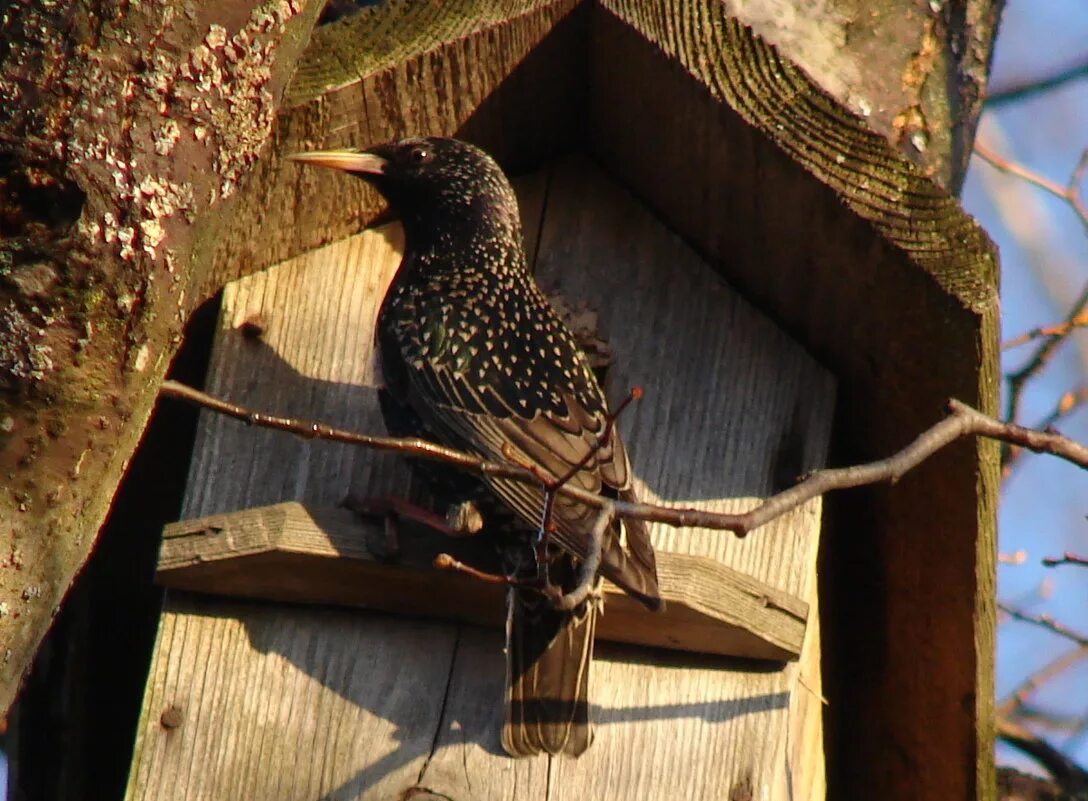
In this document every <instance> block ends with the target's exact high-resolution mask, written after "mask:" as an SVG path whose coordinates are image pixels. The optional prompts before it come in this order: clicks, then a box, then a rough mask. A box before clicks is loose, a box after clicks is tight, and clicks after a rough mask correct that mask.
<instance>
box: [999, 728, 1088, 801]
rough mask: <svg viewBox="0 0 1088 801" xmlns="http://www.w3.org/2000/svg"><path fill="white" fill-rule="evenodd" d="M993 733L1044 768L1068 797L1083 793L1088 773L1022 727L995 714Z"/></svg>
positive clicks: (1086, 784)
mask: <svg viewBox="0 0 1088 801" xmlns="http://www.w3.org/2000/svg"><path fill="white" fill-rule="evenodd" d="M997 736H998V737H1000V738H1001V739H1002V740H1004V741H1005V742H1006V743H1008V744H1009V745H1011V746H1013V747H1014V748H1016V749H1018V750H1020V751H1023V752H1024V753H1025V754H1027V755H1028V756H1030V757H1032V758H1033V759H1035V760H1036V761H1037V762H1038V763H1039V764H1040V765H1042V766H1043V767H1044V768H1046V770H1047V771H1048V772H1049V773H1050V775H1051V776H1053V777H1054V781H1055V782H1057V783H1058V785H1060V786H1061V788H1062V789H1063V790H1064V791H1065V792H1066V793H1068V794H1069V795H1070V796H1074V795H1076V794H1079V793H1083V792H1084V791H1085V789H1086V788H1088V773H1086V772H1085V770H1084V769H1083V768H1082V767H1081V766H1080V765H1078V764H1077V763H1076V762H1074V761H1073V760H1071V759H1070V758H1069V757H1067V756H1066V755H1065V754H1063V753H1062V752H1061V751H1059V750H1058V749H1057V748H1055V747H1054V746H1052V745H1051V744H1050V743H1048V742H1046V741H1045V740H1043V739H1042V738H1041V737H1039V736H1038V735H1037V734H1035V733H1034V732H1032V731H1031V730H1030V729H1028V728H1027V727H1026V726H1022V725H1020V724H1019V723H1016V722H1014V721H1012V720H1009V718H1007V717H999V718H998V719H997Z"/></svg>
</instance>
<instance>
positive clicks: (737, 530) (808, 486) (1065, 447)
mask: <svg viewBox="0 0 1088 801" xmlns="http://www.w3.org/2000/svg"><path fill="white" fill-rule="evenodd" d="M161 392H162V394H164V395H167V396H170V397H176V398H181V399H183V400H187V401H189V402H191V403H195V404H197V405H200V406H205V407H207V408H209V409H212V410H213V411H217V412H221V413H223V414H227V415H229V416H231V417H234V418H236V419H239V420H243V421H245V422H247V423H250V424H251V425H258V426H265V427H269V428H275V429H278V430H280V431H287V432H290V433H293V434H297V435H299V436H303V437H307V438H315V437H316V438H320V439H329V440H333V441H336V442H345V443H349V444H353V445H362V446H364V447H369V448H376V449H379V450H385V451H397V452H400V453H404V454H407V455H409V456H415V457H417V458H421V459H428V460H431V461H439V462H445V463H446V464H450V465H453V466H455V467H460V468H462V469H464V470H466V471H468V472H472V473H476V474H478V475H481V476H489V477H495V478H508V479H512V480H514V481H522V482H525V483H528V484H538V483H539V481H540V479H539V477H538V476H536V475H534V474H533V473H532V472H530V471H529V470H527V469H525V468H524V467H520V466H518V465H515V464H509V463H500V462H491V461H487V460H485V459H480V458H479V457H476V456H473V455H471V454H468V453H463V452H461V451H457V450H454V449H453V448H446V447H443V446H441V445H435V444H433V443H430V442H427V441H425V440H420V439H399V438H395V437H374V436H368V435H365V434H357V433H355V432H351V431H343V430H341V429H337V428H333V427H332V426H327V425H325V424H323V423H314V422H307V421H302V420H293V419H290V418H285V417H277V416H274V415H267V414H262V413H258V412H253V411H250V410H248V409H246V408H244V407H242V406H238V405H236V404H233V403H229V402H227V401H223V400H220V399H218V398H214V397H212V396H211V395H207V394H206V393H203V392H200V391H199V390H195V389H193V388H191V387H187V386H185V385H184V384H179V383H177V382H176V381H164V382H163V385H162V390H161ZM972 435H975V436H982V437H988V438H990V439H996V440H1001V441H1004V442H1011V443H1013V444H1016V445H1020V446H1022V447H1024V448H1027V449H1028V450H1031V451H1035V452H1037V453H1049V454H1052V455H1054V456H1057V457H1058V458H1060V459H1064V460H1066V461H1068V462H1071V463H1073V464H1075V465H1077V466H1079V467H1083V468H1085V469H1088V447H1086V446H1084V445H1082V444H1080V443H1079V442H1076V441H1074V440H1072V439H1069V438H1068V437H1065V436H1063V435H1061V434H1058V433H1055V432H1049V431H1034V430H1032V429H1029V428H1024V427H1022V426H1017V425H1012V424H1007V423H1002V422H1001V421H1000V420H997V419H995V418H993V417H989V416H988V415H985V414H983V413H982V412H979V411H977V410H976V409H973V408H971V407H970V406H968V405H966V404H964V403H961V402H960V401H957V400H951V401H949V402H948V416H947V417H945V418H944V419H943V420H941V421H940V422H938V423H936V424H935V425H933V426H932V427H931V428H929V429H927V430H926V431H924V432H923V433H922V434H920V435H919V436H918V437H917V438H916V439H915V440H914V441H913V442H912V443H910V444H909V445H907V446H906V447H905V448H903V449H902V450H901V451H899V452H898V453H896V454H895V455H893V456H890V457H888V458H886V459H881V460H879V461H876V462H869V463H868V464H861V465H855V466H853V467H842V468H836V469H829V470H818V471H816V472H814V473H811V474H810V475H809V476H808V477H807V478H805V479H804V480H803V481H801V482H800V483H798V484H796V485H795V486H793V487H791V488H790V489H787V490H785V491H783V492H780V493H778V494H777V495H772V496H770V497H769V498H767V499H766V500H765V501H764V502H763V503H761V504H759V505H758V506H756V507H755V508H754V509H752V510H751V511H749V512H746V513H743V514H726V513H722V512H710V511H707V510H704V509H693V508H673V507H668V506H658V505H655V504H648V503H632V502H628V501H610V500H609V499H607V498H604V497H602V496H600V495H597V494H596V493H593V492H589V491H587V490H584V489H582V488H581V487H578V486H576V485H573V484H565V485H563V486H562V487H560V488H559V489H557V490H556V492H557V493H558V494H560V495H565V496H568V497H570V498H573V499H574V500H576V501H578V502H580V503H584V504H585V505H586V506H590V507H593V508H595V509H602V508H604V507H605V505H606V504H608V503H612V504H613V505H614V506H615V509H616V516H617V517H620V518H632V519H638V520H645V521H648V522H657V523H664V524H666V525H670V526H677V527H681V526H690V527H695V528H708V529H715V530H719V531H731V532H733V533H734V534H736V535H737V536H739V537H743V536H745V535H746V534H748V533H749V532H750V531H752V530H754V529H756V528H759V527H760V526H762V525H764V524H765V523H768V522H769V521H771V520H773V519H774V518H776V517H779V516H780V515H783V514H785V513H786V512H789V511H791V510H792V509H795V508H797V507H798V506H800V505H801V504H803V503H805V502H806V501H809V500H811V499H812V498H815V497H817V496H819V495H823V494H824V493H826V492H829V491H831V490H838V489H848V488H850V487H860V486H864V485H866V484H876V483H880V482H891V483H895V482H896V481H898V480H899V479H900V478H902V476H903V475H904V474H905V473H907V472H908V471H909V470H912V469H913V468H914V467H916V466H918V465H919V464H921V463H922V462H923V461H925V460H926V459H927V458H929V457H930V456H932V455H933V454H934V453H936V452H937V451H938V450H940V449H941V448H943V447H945V446H946V445H948V444H950V443H952V442H955V441H956V440H957V439H960V438H961V437H965V436H972Z"/></svg>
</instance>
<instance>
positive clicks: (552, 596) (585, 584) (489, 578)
mask: <svg viewBox="0 0 1088 801" xmlns="http://www.w3.org/2000/svg"><path fill="white" fill-rule="evenodd" d="M615 517H616V509H615V506H614V505H613V504H612V503H611V502H610V501H609V502H607V503H606V504H605V505H604V506H602V507H601V509H600V511H599V512H598V513H597V519H596V521H595V522H594V523H593V528H592V530H591V531H590V535H589V547H588V548H587V551H586V558H585V559H583V560H582V561H581V564H580V565H579V566H578V572H577V573H576V574H575V582H574V586H573V587H572V588H571V589H570V590H569V591H567V592H564V591H563V590H561V589H560V588H559V587H556V586H555V585H554V584H552V582H551V579H550V578H549V577H548V571H547V568H546V565H547V561H546V560H547V554H546V553H544V552H538V553H537V554H536V559H537V561H536V565H537V575H536V576H535V577H533V578H531V579H520V578H518V577H516V576H504V575H501V574H499V573H487V572H485V571H483V570H479V569H478V568H475V567H472V566H471V565H466V564H465V563H464V562H462V561H460V560H458V559H455V558H454V557H453V556H451V555H450V554H448V553H440V554H438V556H436V557H435V558H434V562H433V564H434V566H435V567H436V568H437V569H438V570H453V571H455V572H457V573H464V574H465V575H466V576H469V577H471V578H474V579H477V580H478V581H485V582H487V583H488V584H506V585H507V586H511V587H526V588H528V589H532V590H536V591H538V592H540V593H542V594H543V595H545V596H547V598H548V599H549V600H550V601H551V602H552V606H554V607H555V608H556V609H561V610H566V611H569V610H572V609H574V608H576V607H577V606H579V605H580V604H582V603H583V602H584V601H585V600H586V599H587V598H589V596H590V595H591V594H592V593H593V588H594V586H595V584H596V579H597V569H598V568H599V567H600V566H601V553H602V551H603V549H604V535H605V532H606V531H607V530H608V525H609V524H610V523H611V522H612V520H613V519H615Z"/></svg>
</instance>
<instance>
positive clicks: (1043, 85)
mask: <svg viewBox="0 0 1088 801" xmlns="http://www.w3.org/2000/svg"><path fill="white" fill-rule="evenodd" d="M1086 76H1088V60H1085V61H1082V62H1080V63H1079V64H1072V65H1070V66H1068V67H1066V68H1065V69H1063V70H1059V71H1058V72H1055V73H1054V74H1052V75H1046V76H1043V77H1041V78H1032V79H1030V80H1027V81H1021V82H1014V83H1011V84H1009V85H1007V86H999V87H998V88H996V89H994V90H992V91H990V92H987V93H986V100H985V104H986V106H987V107H989V108H994V107H996V106H1001V105H1005V104H1007V103H1014V102H1016V101H1017V100H1023V99H1024V98H1026V97H1031V96H1032V95H1037V94H1042V93H1044V92H1049V91H1052V90H1054V89H1057V88H1059V87H1061V86H1064V85H1065V84H1067V83H1069V82H1070V81H1075V80H1078V79H1080V78H1084V77H1086Z"/></svg>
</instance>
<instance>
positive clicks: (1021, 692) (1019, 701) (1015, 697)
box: [997, 645, 1088, 715]
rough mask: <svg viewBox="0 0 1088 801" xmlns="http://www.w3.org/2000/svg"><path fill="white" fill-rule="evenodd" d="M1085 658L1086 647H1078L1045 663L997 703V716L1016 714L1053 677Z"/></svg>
mask: <svg viewBox="0 0 1088 801" xmlns="http://www.w3.org/2000/svg"><path fill="white" fill-rule="evenodd" d="M1086 657H1088V646H1085V645H1080V646H1077V647H1076V648H1074V649H1072V650H1070V651H1066V652H1065V653H1064V654H1062V655H1061V656H1059V657H1058V658H1057V659H1053V660H1051V661H1050V662H1047V663H1046V664H1045V665H1043V666H1042V667H1041V668H1039V669H1038V670H1036V671H1034V672H1033V673H1032V674H1031V675H1030V676H1028V677H1027V678H1025V679H1024V680H1023V681H1022V682H1020V684H1019V685H1017V687H1016V689H1014V690H1013V691H1012V692H1011V693H1009V694H1008V695H1007V696H1005V698H1004V700H1002V701H1001V702H1000V703H998V705H997V714H998V715H1013V714H1016V713H1017V712H1018V711H1019V710H1020V708H1021V707H1023V706H1024V704H1025V703H1026V702H1027V700H1028V698H1030V697H1031V696H1032V695H1033V694H1034V693H1035V692H1036V691H1037V690H1038V689H1039V688H1040V687H1041V686H1043V685H1044V684H1045V683H1046V682H1048V681H1050V680H1051V679H1053V678H1054V677H1055V676H1058V675H1059V674H1061V673H1064V672H1065V671H1066V670H1068V669H1069V668H1071V667H1073V666H1074V665H1076V664H1077V663H1079V662H1081V661H1083V660H1084V659H1085V658H1086Z"/></svg>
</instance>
